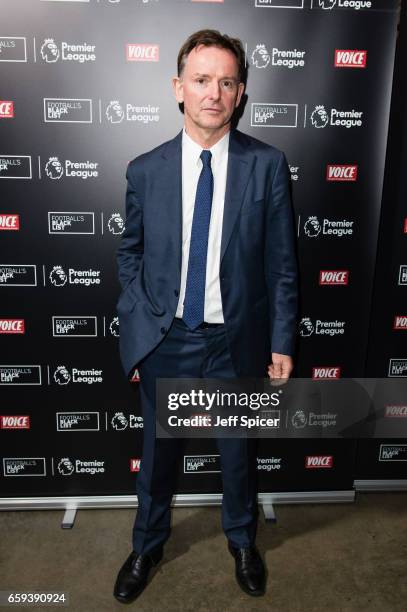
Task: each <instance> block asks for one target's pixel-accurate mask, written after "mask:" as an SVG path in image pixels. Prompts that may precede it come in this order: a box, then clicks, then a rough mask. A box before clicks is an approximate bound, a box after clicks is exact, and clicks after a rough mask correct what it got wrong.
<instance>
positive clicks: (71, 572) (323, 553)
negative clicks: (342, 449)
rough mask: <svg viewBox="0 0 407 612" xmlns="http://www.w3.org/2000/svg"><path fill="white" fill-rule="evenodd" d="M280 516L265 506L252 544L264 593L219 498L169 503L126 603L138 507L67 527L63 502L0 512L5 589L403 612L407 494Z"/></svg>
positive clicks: (327, 611) (87, 604) (312, 611)
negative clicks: (264, 576) (227, 527)
mask: <svg viewBox="0 0 407 612" xmlns="http://www.w3.org/2000/svg"><path fill="white" fill-rule="evenodd" d="M276 514H277V521H278V522H277V523H276V524H270V523H267V524H266V523H265V521H264V517H263V515H262V513H261V514H260V522H259V528H258V537H257V544H258V548H259V550H260V552H261V554H262V555H263V556H264V557H265V560H266V563H267V567H268V572H269V576H268V584H267V594H266V595H265V596H264V597H262V598H252V597H250V596H248V595H245V594H244V593H243V592H242V591H241V590H240V589H239V587H238V586H237V584H236V582H235V578H234V560H233V559H232V557H231V556H230V554H229V553H228V551H227V549H226V545H225V542H226V540H225V538H224V536H223V533H222V531H221V528H220V508H218V507H212V508H176V509H174V511H173V531H172V535H171V538H170V540H169V542H168V543H167V546H166V548H165V553H164V560H163V562H162V563H161V566H160V569H159V571H158V572H157V573H156V575H155V576H154V577H153V579H152V581H151V583H150V584H149V586H148V587H147V589H146V590H145V591H144V593H143V594H142V595H141V596H140V597H139V598H138V599H137V600H136V601H135V602H133V603H132V604H130V606H125V605H123V604H120V603H118V602H116V600H115V599H113V597H112V589H113V584H114V581H115V578H116V575H117V572H118V570H119V568H120V566H121V565H122V563H123V562H124V560H125V559H126V557H127V556H128V554H129V553H130V550H131V548H130V534H131V527H132V524H133V517H134V510H116V509H115V510H81V511H79V512H78V514H77V517H76V522H75V526H74V528H73V529H72V530H62V529H61V528H60V522H61V519H62V512H60V511H31V512H23V511H16V512H0V534H1V536H0V590H5V589H11V588H14V589H18V590H20V591H22V590H27V589H36V590H39V589H45V590H48V591H49V590H58V591H65V592H67V593H69V597H70V605H69V608H62V609H69V610H71V611H72V612H82V611H83V612H91V611H93V610H95V611H98V612H110V611H113V612H114V611H115V610H126V609H127V610H128V609H134V610H141V611H148V612H152V611H154V612H156V611H158V610H174V611H177V612H178V611H183V610H186V611H187V610H188V611H189V610H191V611H194V612H201V611H202V612H204V611H205V612H208V611H213V612H216V611H231V612H232V611H233V612H234V611H237V610H239V611H240V610H244V611H246V610H247V611H251V610H253V611H254V610H256V611H258V610H268V611H269V612H280V611H281V612H317V611H318V612H319V611H324V612H356V611H357V612H363V611H366V612H376V611H378V612H379V611H380V612H406V610H407V493H383V494H376V493H363V494H362V493H359V494H358V495H357V498H356V502H355V503H354V504H304V505H292V506H288V505H287V506H282V505H281V506H276ZM4 609H5V610H6V609H10V610H11V609H12V608H4ZM14 609H21V610H27V608H14ZM28 609H37V610H38V609H39V608H38V607H36V608H28ZM41 609H44V610H47V609H48V610H49V609H53V610H55V609H56V608H55V607H52V608H41Z"/></svg>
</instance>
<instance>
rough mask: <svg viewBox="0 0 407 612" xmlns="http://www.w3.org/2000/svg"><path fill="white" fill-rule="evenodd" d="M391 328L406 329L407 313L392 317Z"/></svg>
mask: <svg viewBox="0 0 407 612" xmlns="http://www.w3.org/2000/svg"><path fill="white" fill-rule="evenodd" d="M393 329H407V315H396V316H395V317H394V323H393Z"/></svg>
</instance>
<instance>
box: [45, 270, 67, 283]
mask: <svg viewBox="0 0 407 612" xmlns="http://www.w3.org/2000/svg"><path fill="white" fill-rule="evenodd" d="M49 280H50V281H51V283H52V284H53V285H54V286H55V287H63V286H64V285H65V283H66V281H67V280H68V277H67V275H66V272H65V270H64V269H63V268H62V266H54V267H53V268H52V270H51V272H50V273H49Z"/></svg>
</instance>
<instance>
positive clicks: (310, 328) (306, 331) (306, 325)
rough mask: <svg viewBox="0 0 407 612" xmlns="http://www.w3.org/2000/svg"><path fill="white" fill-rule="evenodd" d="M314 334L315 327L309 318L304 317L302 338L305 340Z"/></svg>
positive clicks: (301, 325) (301, 328) (301, 324)
mask: <svg viewBox="0 0 407 612" xmlns="http://www.w3.org/2000/svg"><path fill="white" fill-rule="evenodd" d="M313 333H314V325H313V323H312V321H311V319H310V318H309V317H303V318H302V319H301V322H300V336H302V337H303V338H305V337H307V336H311V334H313Z"/></svg>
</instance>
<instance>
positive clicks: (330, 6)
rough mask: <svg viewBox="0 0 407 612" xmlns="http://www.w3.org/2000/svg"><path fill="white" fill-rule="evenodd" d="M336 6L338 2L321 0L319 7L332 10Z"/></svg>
mask: <svg viewBox="0 0 407 612" xmlns="http://www.w3.org/2000/svg"><path fill="white" fill-rule="evenodd" d="M335 4H336V0H319V6H320V7H321V8H323V9H328V10H331V9H333V7H334V6H335Z"/></svg>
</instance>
